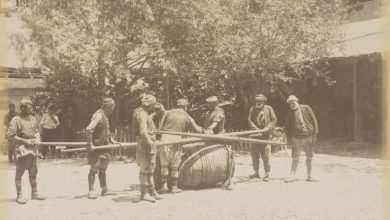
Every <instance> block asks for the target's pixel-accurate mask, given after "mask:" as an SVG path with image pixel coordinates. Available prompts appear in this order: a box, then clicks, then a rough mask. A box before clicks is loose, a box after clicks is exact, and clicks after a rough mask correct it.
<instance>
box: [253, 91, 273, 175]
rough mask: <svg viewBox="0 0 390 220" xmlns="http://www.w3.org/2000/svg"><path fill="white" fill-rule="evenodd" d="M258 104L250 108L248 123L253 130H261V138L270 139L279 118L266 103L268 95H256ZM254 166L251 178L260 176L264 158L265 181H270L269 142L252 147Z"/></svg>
mask: <svg viewBox="0 0 390 220" xmlns="http://www.w3.org/2000/svg"><path fill="white" fill-rule="evenodd" d="M255 99H256V104H255V105H254V106H252V107H251V109H250V110H249V116H248V123H249V128H250V129H251V130H259V131H261V132H260V133H259V135H261V136H260V137H259V139H261V140H270V139H271V132H272V129H273V128H274V127H275V126H276V122H277V118H276V116H275V112H274V110H273V108H272V107H271V106H269V105H265V102H266V101H267V97H265V96H264V95H263V94H258V95H256V97H255ZM251 155H252V166H253V170H254V171H255V173H254V174H252V175H250V176H249V178H260V174H259V159H260V155H261V159H263V166H264V172H265V175H264V178H263V181H265V182H268V181H269V180H270V179H269V172H270V171H271V166H270V155H271V145H269V144H252V148H251Z"/></svg>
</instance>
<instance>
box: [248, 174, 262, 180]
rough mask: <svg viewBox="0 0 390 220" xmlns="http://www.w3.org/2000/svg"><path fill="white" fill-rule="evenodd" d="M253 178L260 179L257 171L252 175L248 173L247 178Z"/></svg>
mask: <svg viewBox="0 0 390 220" xmlns="http://www.w3.org/2000/svg"><path fill="white" fill-rule="evenodd" d="M254 178H258V179H260V175H259V174H258V173H254V174H252V175H249V179H254Z"/></svg>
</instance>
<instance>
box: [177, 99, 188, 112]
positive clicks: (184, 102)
mask: <svg viewBox="0 0 390 220" xmlns="http://www.w3.org/2000/svg"><path fill="white" fill-rule="evenodd" d="M176 106H177V107H178V108H182V109H184V111H187V109H188V101H187V99H178V100H177V101H176Z"/></svg>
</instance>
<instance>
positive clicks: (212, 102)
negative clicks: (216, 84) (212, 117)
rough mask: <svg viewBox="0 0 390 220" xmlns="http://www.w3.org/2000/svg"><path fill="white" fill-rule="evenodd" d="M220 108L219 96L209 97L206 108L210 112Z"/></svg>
mask: <svg viewBox="0 0 390 220" xmlns="http://www.w3.org/2000/svg"><path fill="white" fill-rule="evenodd" d="M217 106H218V97H217V96H209V97H208V98H207V99H206V108H207V109H208V110H213V109H215V108H216V107H217Z"/></svg>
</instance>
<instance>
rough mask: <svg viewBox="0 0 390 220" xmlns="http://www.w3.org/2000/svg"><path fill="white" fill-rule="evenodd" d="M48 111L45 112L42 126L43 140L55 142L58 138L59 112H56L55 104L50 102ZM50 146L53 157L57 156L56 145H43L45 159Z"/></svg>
mask: <svg viewBox="0 0 390 220" xmlns="http://www.w3.org/2000/svg"><path fill="white" fill-rule="evenodd" d="M47 110H48V111H47V113H45V114H43V117H42V120H41V123H40V127H41V130H42V134H41V136H42V142H55V141H56V140H57V138H58V137H57V127H58V125H59V124H60V122H59V120H58V116H57V114H58V113H59V112H55V106H54V105H53V104H50V105H49V106H48V107H47ZM49 147H50V150H51V154H52V157H53V158H54V157H55V151H56V146H54V145H52V146H43V147H42V156H43V159H45V158H46V154H47V151H48V148H49Z"/></svg>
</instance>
